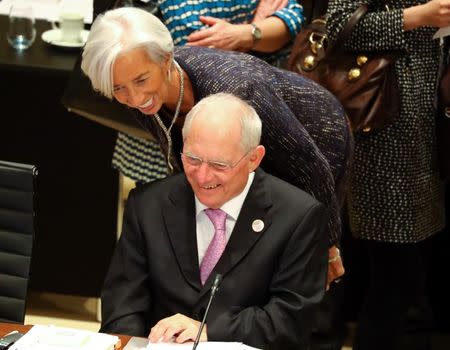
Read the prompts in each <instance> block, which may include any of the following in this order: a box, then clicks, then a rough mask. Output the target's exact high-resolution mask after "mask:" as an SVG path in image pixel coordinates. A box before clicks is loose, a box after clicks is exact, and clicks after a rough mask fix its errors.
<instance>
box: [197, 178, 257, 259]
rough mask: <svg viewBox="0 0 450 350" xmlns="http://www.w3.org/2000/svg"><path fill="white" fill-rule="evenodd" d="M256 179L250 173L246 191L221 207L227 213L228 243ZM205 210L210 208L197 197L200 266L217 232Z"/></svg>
mask: <svg viewBox="0 0 450 350" xmlns="http://www.w3.org/2000/svg"><path fill="white" fill-rule="evenodd" d="M254 177H255V173H254V172H252V173H250V174H249V175H248V180H247V184H246V185H245V187H244V190H243V191H242V192H241V193H240V194H238V195H237V196H236V197H234V198H232V199H230V200H229V201H228V202H226V203H225V204H224V205H222V206H221V207H220V209H222V210H223V211H224V212H225V213H227V219H226V223H225V225H226V237H227V242H228V240H229V239H230V236H231V233H232V232H233V228H234V225H235V224H236V220H237V218H238V216H239V213H240V212H241V208H242V205H243V204H244V200H245V197H247V193H248V190H249V189H250V186H251V185H252V183H253V179H254ZM205 209H208V207H207V206H205V205H204V204H203V203H201V202H200V201H199V200H198V198H197V197H195V218H196V223H197V250H198V264H199V265H200V263H201V262H202V260H203V257H204V256H205V253H206V250H207V249H208V246H209V243H211V241H212V239H213V237H214V232H215V230H214V225H213V223H212V222H211V220H210V219H209V217H208V216H207V215H206V214H205V212H204V210H205Z"/></svg>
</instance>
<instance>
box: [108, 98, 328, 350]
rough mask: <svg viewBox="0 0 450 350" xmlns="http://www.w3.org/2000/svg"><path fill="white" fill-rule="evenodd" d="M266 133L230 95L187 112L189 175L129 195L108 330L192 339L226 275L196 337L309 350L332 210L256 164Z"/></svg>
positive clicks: (112, 275)
mask: <svg viewBox="0 0 450 350" xmlns="http://www.w3.org/2000/svg"><path fill="white" fill-rule="evenodd" d="M260 136H261V120H260V119H259V117H258V115H257V114H256V112H255V110H254V109H253V108H252V107H251V106H249V105H248V104H247V103H246V102H244V101H242V100H240V99H238V98H237V97H235V96H233V95H229V94H223V93H221V94H216V95H211V96H209V97H207V98H205V99H203V100H202V101H200V102H199V103H198V104H197V105H196V106H195V107H194V108H193V109H192V110H191V111H190V112H189V113H188V115H187V116H186V121H185V123H184V127H183V141H184V146H183V153H182V162H183V167H184V171H185V173H181V174H178V175H174V176H171V177H169V178H166V179H164V180H160V181H156V182H153V183H150V184H147V185H143V186H141V187H139V188H137V189H134V190H133V191H132V192H131V193H130V195H129V198H128V202H127V206H126V209H125V215H124V224H123V232H122V236H121V238H120V241H119V242H118V245H117V249H116V252H115V254H114V257H113V259H112V262H111V266H110V269H109V272H108V275H107V278H106V281H105V285H104V290H103V293H102V328H101V331H102V332H109V333H123V334H129V335H135V336H149V338H150V340H151V341H152V342H156V341H160V340H162V341H176V342H179V343H181V342H185V341H188V340H194V339H195V338H196V335H197V332H198V330H199V327H200V321H199V320H201V319H202V317H203V314H204V312H205V308H206V305H207V303H208V299H209V293H210V289H211V285H212V283H213V280H214V277H215V275H216V274H218V273H219V274H221V275H222V276H223V280H222V282H221V285H220V289H219V291H218V292H217V294H216V296H215V299H214V301H213V302H212V304H211V308H210V309H209V314H208V316H207V319H206V325H205V327H204V329H203V331H202V334H201V338H200V340H201V341H206V340H208V341H239V342H243V343H245V344H248V345H251V346H255V347H258V348H264V349H296V350H298V349H307V343H308V337H309V333H310V328H311V314H312V312H313V310H314V308H315V307H316V306H317V305H318V304H319V302H320V301H321V299H322V297H323V295H324V291H325V285H326V275H327V259H328V250H327V249H328V239H327V233H326V227H327V222H328V220H327V214H326V209H325V207H324V206H323V205H322V204H321V203H319V202H317V201H316V200H315V199H314V198H312V197H311V196H310V195H308V194H307V193H306V192H304V191H302V190H300V189H299V188H297V187H294V186H292V185H290V184H288V183H287V182H284V181H282V180H280V179H278V178H276V177H274V176H271V175H269V174H266V173H264V172H263V171H262V170H261V169H258V166H259V164H260V162H261V160H262V158H263V157H264V153H265V148H264V146H262V145H260V144H259V142H260ZM219 219H220V220H219ZM217 221H219V222H217Z"/></svg>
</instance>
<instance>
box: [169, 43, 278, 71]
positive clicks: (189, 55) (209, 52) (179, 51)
mask: <svg viewBox="0 0 450 350" xmlns="http://www.w3.org/2000/svg"><path fill="white" fill-rule="evenodd" d="M175 60H176V61H177V62H178V63H179V64H180V65H181V66H186V67H192V68H197V67H198V68H200V69H202V68H203V69H204V70H207V69H210V68H211V67H212V66H214V69H213V70H212V71H211V70H208V72H210V73H211V74H217V72H218V71H221V70H228V69H230V68H232V69H235V70H238V71H240V70H243V71H245V70H249V69H253V70H254V71H258V70H262V69H265V70H266V71H267V70H270V69H272V66H270V65H269V64H268V63H266V62H264V61H263V60H261V59H259V58H257V57H255V56H252V55H250V54H247V53H243V52H235V51H225V50H219V49H212V48H208V47H198V46H179V47H176V48H175ZM183 68H184V67H183Z"/></svg>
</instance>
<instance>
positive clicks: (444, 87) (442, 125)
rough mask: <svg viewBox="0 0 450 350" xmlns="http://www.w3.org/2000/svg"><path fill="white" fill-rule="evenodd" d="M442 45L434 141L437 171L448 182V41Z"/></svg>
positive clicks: (449, 158)
mask: <svg viewBox="0 0 450 350" xmlns="http://www.w3.org/2000/svg"><path fill="white" fill-rule="evenodd" d="M446 41H447V42H446V44H445V45H444V60H443V65H442V71H441V74H440V79H439V83H438V97H439V99H438V110H437V115H436V139H437V156H438V164H439V170H440V173H441V176H442V178H444V179H448V180H450V156H449V152H448V151H449V150H450V39H449V38H447V39H446Z"/></svg>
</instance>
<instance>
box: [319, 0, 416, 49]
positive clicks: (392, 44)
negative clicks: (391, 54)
mask: <svg viewBox="0 0 450 350" xmlns="http://www.w3.org/2000/svg"><path fill="white" fill-rule="evenodd" d="M362 3H365V4H367V5H368V6H369V11H368V12H367V13H366V15H364V17H363V18H362V19H361V20H360V21H359V23H358V24H357V26H356V27H355V29H354V31H353V33H352V35H351V37H350V40H349V41H348V42H347V43H346V48H347V49H348V50H350V51H369V52H370V51H400V50H406V49H408V47H407V36H408V33H406V32H405V31H404V30H403V8H402V7H403V6H404V5H403V4H402V3H401V2H394V1H390V0H389V1H383V0H371V1H370V0H369V1H367V0H366V1H363V2H362ZM359 6H360V2H359V1H356V0H330V2H329V5H328V11H327V31H328V35H329V37H330V39H331V40H332V41H334V40H336V38H337V35H338V34H339V33H340V31H341V30H342V29H343V27H344V25H345V24H346V23H347V21H348V19H349V18H350V16H351V15H352V13H353V12H354V11H355V10H356V9H357V8H358V7H359Z"/></svg>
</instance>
